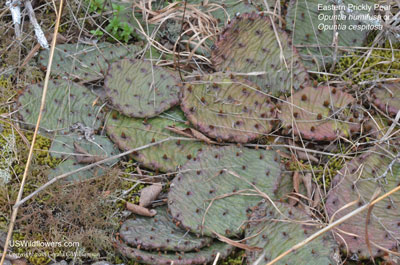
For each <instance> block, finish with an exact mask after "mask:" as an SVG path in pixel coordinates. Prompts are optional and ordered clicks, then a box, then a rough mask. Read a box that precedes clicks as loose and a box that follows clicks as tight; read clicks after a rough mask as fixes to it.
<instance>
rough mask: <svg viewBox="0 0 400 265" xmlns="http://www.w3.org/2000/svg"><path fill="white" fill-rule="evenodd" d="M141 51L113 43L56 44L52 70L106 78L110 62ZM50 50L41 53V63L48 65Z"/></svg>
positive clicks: (85, 77)
mask: <svg viewBox="0 0 400 265" xmlns="http://www.w3.org/2000/svg"><path fill="white" fill-rule="evenodd" d="M139 51H140V48H139V47H138V46H135V45H128V46H120V45H115V44H111V43H100V44H97V45H93V46H92V45H85V44H60V45H57V46H56V49H55V52H54V58H53V64H52V67H51V72H52V73H53V74H56V75H60V76H63V77H64V76H69V77H70V78H71V79H80V80H83V81H93V80H97V79H102V78H104V76H105V74H106V72H107V69H108V67H109V64H111V63H112V62H114V61H117V60H120V59H122V58H134V57H135V55H136V54H137V53H138V52H139ZM48 61H49V51H48V50H44V51H42V52H41V53H40V55H39V64H41V65H42V66H44V67H47V64H48Z"/></svg>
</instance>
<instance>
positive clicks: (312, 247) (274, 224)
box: [246, 202, 340, 265]
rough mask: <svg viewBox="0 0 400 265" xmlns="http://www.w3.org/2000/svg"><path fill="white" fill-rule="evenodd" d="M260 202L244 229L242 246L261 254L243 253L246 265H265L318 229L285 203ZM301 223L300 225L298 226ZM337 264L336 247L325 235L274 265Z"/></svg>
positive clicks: (337, 249) (337, 251) (310, 219)
mask: <svg viewBox="0 0 400 265" xmlns="http://www.w3.org/2000/svg"><path fill="white" fill-rule="evenodd" d="M275 205H276V207H277V208H278V209H279V210H280V212H281V213H282V214H283V216H282V215H281V214H280V213H279V212H278V211H277V210H276V208H275V207H274V206H273V205H272V204H271V203H269V202H268V203H267V202H265V203H260V204H259V205H258V206H257V207H256V208H257V209H256V210H255V211H254V212H253V213H252V215H251V217H250V221H249V223H248V227H247V228H246V238H249V239H248V240H246V244H247V245H248V246H250V247H259V248H261V249H263V250H262V251H259V252H257V251H247V252H246V257H247V264H254V263H255V261H257V260H258V261H259V263H258V264H266V263H268V262H270V261H271V260H272V259H274V258H276V257H278V256H279V255H280V254H282V253H283V252H285V251H286V250H288V249H290V248H291V247H293V246H294V245H296V244H297V243H300V242H301V241H303V240H305V239H306V238H308V237H309V236H310V235H312V234H313V233H315V232H317V231H318V230H319V228H320V226H319V225H318V222H316V221H315V220H313V219H312V218H311V217H309V216H308V215H307V214H306V213H305V212H303V211H301V210H299V209H297V208H295V207H292V206H290V205H289V204H286V203H280V202H275ZM300 222H302V223H300ZM338 263H340V254H339V247H338V245H337V244H336V242H335V240H334V239H333V236H332V234H331V233H329V232H328V233H326V234H324V235H322V236H320V237H318V238H317V239H315V240H313V241H311V242H310V243H308V244H307V245H305V246H304V247H302V248H300V249H298V250H296V251H295V252H293V253H291V254H289V255H287V256H286V257H284V258H283V259H282V260H280V261H279V262H277V263H276V264H298V265H329V264H338Z"/></svg>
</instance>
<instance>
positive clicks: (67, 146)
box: [47, 135, 119, 181]
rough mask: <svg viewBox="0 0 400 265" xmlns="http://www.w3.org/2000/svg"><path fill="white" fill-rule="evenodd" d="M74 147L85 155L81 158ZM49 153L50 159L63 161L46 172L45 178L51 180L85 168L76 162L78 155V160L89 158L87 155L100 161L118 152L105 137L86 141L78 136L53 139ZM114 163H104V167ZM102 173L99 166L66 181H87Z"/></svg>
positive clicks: (61, 136) (74, 175) (72, 176)
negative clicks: (76, 146)
mask: <svg viewBox="0 0 400 265" xmlns="http://www.w3.org/2000/svg"><path fill="white" fill-rule="evenodd" d="M74 145H78V147H79V148H81V149H82V150H84V152H86V153H87V154H86V155H85V156H82V154H81V153H80V151H78V150H76V148H75V146H74ZM49 153H50V155H51V156H52V157H55V158H60V159H64V161H63V162H61V163H60V164H59V165H58V166H57V167H56V168H54V169H51V170H50V171H49V172H48V175H47V177H48V178H49V179H51V178H53V177H56V176H58V175H61V174H63V173H66V172H69V171H72V170H75V169H78V168H81V167H83V166H85V164H80V163H79V162H78V161H79V159H78V156H79V155H80V156H79V157H80V158H88V157H90V156H87V155H92V156H96V157H97V158H98V159H99V160H100V159H104V158H106V157H110V156H113V155H116V154H118V153H119V151H118V149H117V148H116V147H114V144H113V143H112V142H111V141H110V140H109V139H108V138H107V137H105V136H98V135H96V136H95V138H94V139H93V140H92V141H88V140H86V139H80V136H78V135H60V136H56V137H55V138H54V140H53V142H52V144H51V147H50V150H49ZM77 160H78V161H77ZM116 161H117V160H114V161H109V162H106V163H105V165H106V166H110V165H112V164H113V163H115V162H116ZM93 162H94V161H93ZM104 173H105V170H104V169H103V168H102V166H99V167H95V168H92V169H89V170H84V171H81V172H78V173H76V174H73V175H71V176H69V177H67V178H66V181H76V180H82V179H88V178H91V177H94V176H101V175H103V174H104Z"/></svg>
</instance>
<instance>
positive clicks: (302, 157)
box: [296, 150, 319, 163]
mask: <svg viewBox="0 0 400 265" xmlns="http://www.w3.org/2000/svg"><path fill="white" fill-rule="evenodd" d="M296 154H297V158H298V159H300V160H304V161H308V160H309V159H310V161H312V162H316V163H318V162H319V160H318V158H316V157H315V156H313V155H312V154H309V153H306V152H303V151H298V150H297V151H296Z"/></svg>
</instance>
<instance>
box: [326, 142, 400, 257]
mask: <svg viewBox="0 0 400 265" xmlns="http://www.w3.org/2000/svg"><path fill="white" fill-rule="evenodd" d="M399 150H400V146H399V145H395V146H393V147H391V148H390V149H387V147H386V146H376V147H375V148H373V149H372V150H369V151H368V152H367V153H365V154H363V155H361V156H359V157H357V158H354V159H353V160H351V161H350V162H348V163H346V164H345V165H344V167H343V168H342V170H341V171H340V172H339V173H338V175H337V176H336V177H335V179H334V181H333V186H334V188H333V189H332V190H331V191H330V192H329V194H328V200H327V202H326V209H327V213H328V215H329V217H330V218H332V216H333V215H334V220H333V221H336V220H338V219H339V218H341V217H343V216H345V215H346V214H348V213H349V212H351V211H353V210H355V209H356V208H358V207H360V206H362V205H364V204H366V203H368V202H369V201H370V200H371V197H372V196H373V194H374V193H375V191H376V190H377V189H378V188H380V189H381V194H383V193H385V192H388V191H390V190H392V189H394V188H395V187H397V186H398V185H399V176H400V163H399ZM396 155H397V160H396V159H395V156H396ZM390 166H391V168H390ZM385 172H386V176H385V177H383V176H384V175H385ZM358 199H360V200H359V202H358V203H356V204H352V205H350V204H351V203H352V202H355V201H357V200H358ZM345 205H347V206H349V207H347V208H345V209H341V208H342V207H343V206H345ZM339 209H341V210H340V211H338V210H339ZM399 209H400V193H398V192H397V193H394V194H393V195H391V196H390V197H389V198H386V199H384V200H382V201H380V202H378V203H377V204H375V205H374V207H373V209H372V212H371V215H370V220H369V223H368V238H369V240H370V244H371V251H372V255H373V256H374V257H376V256H382V255H384V251H382V250H380V249H378V248H376V247H375V245H374V244H376V245H378V246H380V247H383V248H385V249H389V250H394V251H397V252H398V251H399V248H398V242H399V241H400V211H399ZM366 218H367V211H365V212H363V213H360V214H358V215H355V216H353V217H352V218H351V219H348V220H347V221H345V222H344V223H343V224H341V225H339V226H338V227H337V231H336V232H337V233H339V235H340V237H341V238H342V239H344V241H345V242H346V243H345V244H343V241H342V240H340V239H339V237H338V240H339V241H338V242H340V243H341V244H343V245H342V247H343V249H344V250H346V248H348V249H349V251H350V252H352V253H355V254H356V255H358V256H359V258H360V259H361V258H368V257H369V256H370V254H369V251H368V248H367V245H366V239H365V238H366V235H365V225H366ZM349 233H350V234H349Z"/></svg>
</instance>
